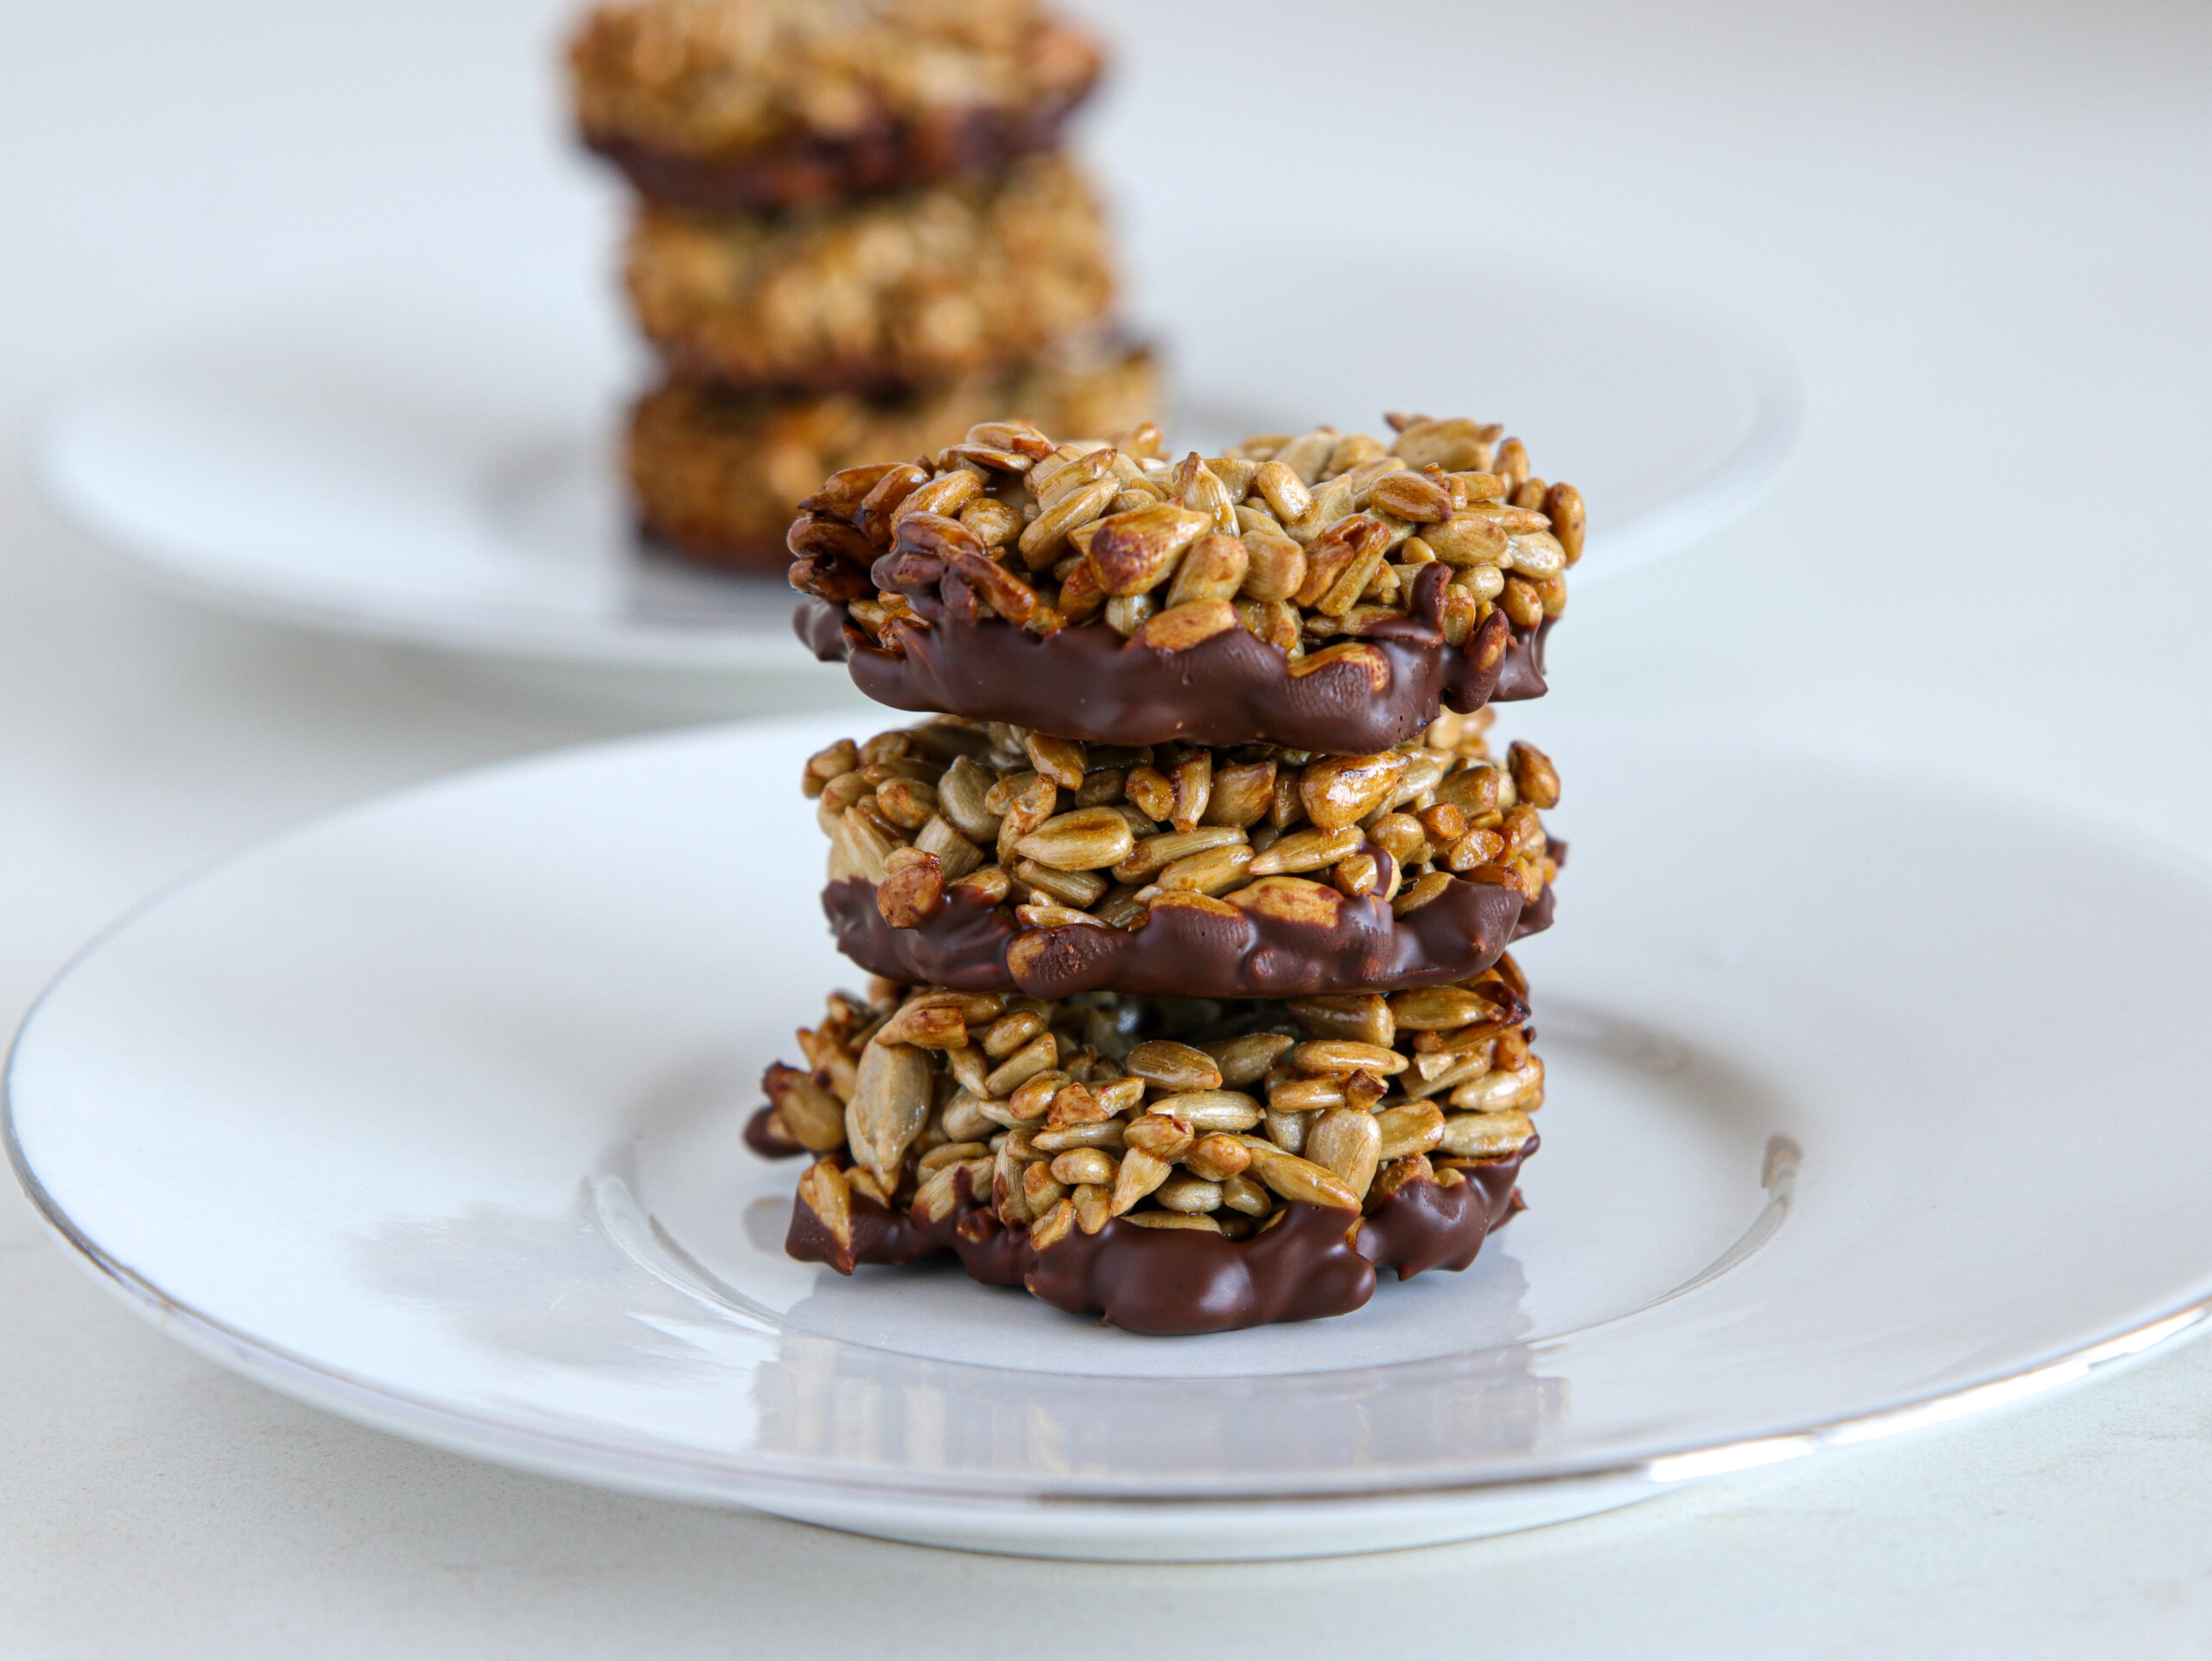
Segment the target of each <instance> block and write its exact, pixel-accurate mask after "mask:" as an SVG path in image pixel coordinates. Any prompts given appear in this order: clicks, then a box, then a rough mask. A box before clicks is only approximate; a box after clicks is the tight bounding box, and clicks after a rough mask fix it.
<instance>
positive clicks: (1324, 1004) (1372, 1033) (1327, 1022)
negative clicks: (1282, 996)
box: [1287, 992, 1398, 1049]
mask: <svg viewBox="0 0 2212 1661" xmlns="http://www.w3.org/2000/svg"><path fill="white" fill-rule="evenodd" d="M1287 1008H1288V1009H1289V1010H1290V1016H1291V1019H1292V1020H1294V1021H1296V1022H1297V1023H1298V1024H1299V1025H1300V1027H1302V1028H1305V1029H1306V1033H1307V1034H1308V1035H1309V1036H1311V1037H1313V1038H1317V1039H1320V1038H1343V1039H1350V1040H1351V1041H1353V1042H1355V1043H1360V1044H1366V1045H1371V1046H1373V1047H1376V1048H1377V1049H1388V1048H1389V1047H1390V1044H1391V1041H1392V1040H1394V1039H1395V1037H1396V1036H1397V1033H1398V1023H1397V1019H1396V1017H1395V1016H1394V1015H1391V1013H1390V1006H1389V1002H1386V1001H1385V1000H1384V998H1383V995H1382V994H1381V993H1379V992H1340V993H1332V994H1325V995H1324V996H1319V997H1308V998H1293V999H1291V1000H1290V1002H1289V1003H1288V1005H1287Z"/></svg>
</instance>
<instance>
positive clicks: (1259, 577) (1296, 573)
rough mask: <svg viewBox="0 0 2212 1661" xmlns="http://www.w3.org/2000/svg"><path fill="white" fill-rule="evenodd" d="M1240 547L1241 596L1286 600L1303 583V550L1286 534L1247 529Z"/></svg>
mask: <svg viewBox="0 0 2212 1661" xmlns="http://www.w3.org/2000/svg"><path fill="white" fill-rule="evenodd" d="M1244 549H1245V566H1244V583H1243V587H1242V588H1241V589H1238V591H1237V592H1238V593H1239V594H1240V595H1243V598H1245V599H1247V600H1268V601H1273V600H1287V599H1289V598H1290V597H1291V596H1292V595H1294V594H1296V593H1297V592H1298V591H1299V589H1300V588H1302V587H1303V586H1304V585H1305V582H1306V550H1304V549H1303V548H1301V547H1300V546H1299V545H1298V544H1296V543H1294V542H1293V541H1292V540H1291V539H1290V538H1287V537H1286V536H1282V535H1281V534H1280V533H1277V534H1274V535H1271V536H1270V535H1255V534H1253V533H1252V532H1250V531H1247V532H1246V534H1245V537H1244Z"/></svg>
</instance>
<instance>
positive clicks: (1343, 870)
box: [1329, 854, 1383, 900]
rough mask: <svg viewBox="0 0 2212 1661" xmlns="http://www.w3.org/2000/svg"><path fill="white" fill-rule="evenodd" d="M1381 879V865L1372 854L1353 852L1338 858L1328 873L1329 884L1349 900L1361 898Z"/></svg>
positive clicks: (1380, 881) (1369, 892) (1371, 890)
mask: <svg viewBox="0 0 2212 1661" xmlns="http://www.w3.org/2000/svg"><path fill="white" fill-rule="evenodd" d="M1329 881H1330V884H1331V885H1332V887H1333V888H1335V889H1336V890H1337V892H1338V893H1339V894H1343V895H1344V896H1345V897H1346V898H1347V899H1351V900H1363V899H1365V898H1366V897H1367V896H1368V895H1369V894H1373V893H1374V892H1375V890H1376V888H1377V887H1379V886H1380V885H1381V883H1382V881H1383V867H1382V865H1381V864H1380V863H1379V862H1377V861H1376V857H1375V856H1374V855H1372V854H1354V855H1353V856H1351V858H1349V859H1345V860H1339V861H1338V862H1337V864H1336V866H1335V867H1334V868H1333V869H1332V870H1331V871H1330V873H1329Z"/></svg>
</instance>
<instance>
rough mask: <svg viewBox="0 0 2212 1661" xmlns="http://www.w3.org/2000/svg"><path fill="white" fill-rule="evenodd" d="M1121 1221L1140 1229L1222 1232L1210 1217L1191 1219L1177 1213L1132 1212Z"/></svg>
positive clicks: (1185, 1214)
mask: <svg viewBox="0 0 2212 1661" xmlns="http://www.w3.org/2000/svg"><path fill="white" fill-rule="evenodd" d="M1122 1221H1124V1222H1127V1223H1135V1225H1137V1226H1139V1227H1140V1228H1165V1229H1174V1228H1186V1229H1195V1230H1199V1231H1204V1232H1205V1233H1208V1234H1218V1233H1220V1232H1221V1231H1222V1228H1221V1225H1220V1224H1218V1223H1217V1222H1215V1221H1214V1220H1213V1219H1212V1218H1211V1217H1193V1216H1192V1215H1190V1214H1189V1213H1187V1212H1179V1211H1133V1212H1129V1214H1128V1216H1127V1217H1125V1218H1123V1219H1122Z"/></svg>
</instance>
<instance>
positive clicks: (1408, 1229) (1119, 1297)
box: [784, 1136, 1537, 1335]
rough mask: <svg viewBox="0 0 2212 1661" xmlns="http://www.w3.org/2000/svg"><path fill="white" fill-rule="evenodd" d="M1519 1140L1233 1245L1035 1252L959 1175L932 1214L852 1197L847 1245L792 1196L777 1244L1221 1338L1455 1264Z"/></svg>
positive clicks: (1490, 1207)
mask: <svg viewBox="0 0 2212 1661" xmlns="http://www.w3.org/2000/svg"><path fill="white" fill-rule="evenodd" d="M1536 1146H1537V1139H1536V1138H1535V1137H1533V1136H1532V1137H1531V1138H1529V1142H1528V1143H1527V1144H1526V1145H1525V1146H1524V1147H1523V1148H1522V1149H1521V1150H1520V1152H1518V1153H1516V1154H1514V1155H1510V1156H1508V1157H1507V1158H1504V1159H1497V1160H1485V1161H1480V1162H1477V1163H1469V1164H1465V1165H1462V1166H1460V1167H1459V1172H1460V1175H1461V1177H1462V1178H1463V1179H1464V1180H1463V1181H1461V1182H1460V1183H1459V1184H1458V1185H1457V1186H1456V1187H1451V1188H1445V1187H1440V1186H1439V1185H1438V1184H1437V1183H1435V1182H1434V1181H1429V1180H1427V1179H1421V1180H1419V1181H1413V1182H1408V1183H1407V1184H1406V1185H1405V1186H1404V1187H1401V1188H1399V1189H1398V1190H1397V1192H1396V1193H1393V1194H1391V1195H1390V1196H1389V1198H1387V1199H1385V1200H1382V1201H1381V1202H1380V1203H1378V1204H1377V1205H1376V1206H1375V1208H1374V1210H1373V1211H1371V1212H1369V1213H1368V1214H1367V1215H1366V1216H1365V1217H1363V1218H1355V1217H1353V1215H1352V1214H1351V1212H1343V1211H1336V1210H1332V1209H1330V1208H1328V1207H1326V1206H1308V1205H1303V1204H1294V1205H1291V1206H1287V1207H1286V1208H1285V1211H1284V1214H1283V1218H1282V1220H1281V1222H1279V1223H1276V1224H1274V1225H1273V1226H1271V1227H1269V1228H1268V1229H1266V1230H1265V1231H1262V1232H1261V1233H1257V1234H1255V1235H1252V1236H1250V1237H1249V1238H1245V1239H1242V1240H1231V1239H1229V1238H1226V1237H1224V1236H1222V1235H1218V1234H1211V1233H1208V1232H1205V1231H1201V1230H1197V1229H1150V1228H1143V1227H1141V1226H1139V1225H1136V1224H1135V1223H1131V1222H1129V1221H1128V1220H1126V1219H1122V1218H1116V1219H1113V1220H1112V1221H1110V1222H1109V1223H1108V1224H1107V1225H1106V1226H1105V1227H1103V1228H1102V1229H1101V1230H1099V1231H1098V1232H1097V1233H1096V1234H1084V1232H1083V1231H1081V1230H1079V1229H1077V1230H1071V1231H1070V1232H1069V1233H1068V1234H1067V1235H1066V1236H1065V1237H1064V1238H1061V1239H1059V1240H1058V1241H1056V1242H1055V1243H1054V1244H1052V1245H1049V1246H1047V1247H1046V1248H1045V1250H1043V1251H1034V1250H1033V1249H1032V1248H1031V1247H1030V1244H1029V1236H1028V1230H1027V1228H1025V1227H1023V1226H1020V1225H1014V1226H1011V1227H1009V1226H1007V1225H1002V1224H1001V1223H1000V1221H999V1220H998V1218H997V1216H996V1215H995V1213H994V1212H992V1211H991V1210H990V1209H989V1208H988V1206H982V1205H980V1204H978V1203H976V1201H975V1200H974V1198H973V1196H972V1195H971V1193H969V1184H968V1180H967V1178H966V1176H965V1175H963V1176H961V1177H960V1178H959V1179H957V1183H956V1187H957V1191H958V1193H959V1196H960V1203H959V1204H958V1205H957V1206H956V1207H955V1208H954V1209H953V1211H952V1212H950V1213H948V1214H947V1215H946V1216H945V1217H944V1219H942V1220H941V1221H938V1222H936V1223H931V1222H929V1221H927V1220H925V1219H922V1218H919V1217H918V1216H916V1215H915V1214H914V1213H913V1212H911V1211H910V1212H891V1211H889V1210H887V1209H886V1208H885V1207H883V1206H879V1205H877V1204H876V1203H875V1202H874V1200H869V1199H868V1198H866V1197H865V1196H863V1195H860V1194H855V1195H854V1196H853V1200H852V1241H851V1244H850V1245H849V1247H845V1246H842V1245H841V1244H840V1243H839V1242H837V1241H836V1239H834V1238H832V1237H831V1236H830V1234H829V1231H828V1230H827V1229H826V1228H824V1227H823V1225H822V1223H821V1220H820V1219H818V1218H817V1217H816V1216H815V1214H814V1213H813V1212H811V1211H810V1210H809V1209H808V1208H807V1207H806V1206H803V1205H798V1204H796V1203H794V1205H793V1206H792V1208H791V1230H790V1232H789V1234H788V1235H787V1236H786V1237H785V1243H784V1249H785V1251H787V1252H788V1253H789V1254H790V1255H791V1257H794V1258H796V1259H798V1261H799V1262H801V1263H829V1264H830V1265H832V1266H833V1267H835V1266H838V1265H840V1264H846V1265H852V1264H859V1263H878V1264H898V1263H913V1262H916V1261H918V1260H919V1259H921V1258H924V1257H932V1256H936V1255H938V1254H939V1253H941V1252H946V1251H950V1252H951V1253H953V1254H954V1255H955V1256H957V1257H958V1258H959V1259H960V1262H961V1265H962V1267H963V1268H964V1269H966V1270H967V1271H968V1273H969V1276H970V1277H971V1278H973V1279H975V1280H977V1281H981V1282H983V1283H984V1284H985V1285H987V1286H1012V1285H1017V1284H1019V1285H1024V1286H1027V1288H1028V1289H1029V1290H1030V1291H1031V1292H1032V1293H1033V1294H1034V1295H1036V1296H1038V1297H1039V1298H1041V1299H1043V1300H1044V1301H1046V1302H1047V1303H1050V1304H1052V1306H1053V1307H1054V1308H1060V1309H1065V1310H1066V1311H1067V1312H1068V1313H1069V1314H1099V1315H1103V1317H1104V1318H1105V1320H1106V1322H1107V1324H1108V1325H1109V1326H1114V1327H1122V1329H1123V1330H1125V1331H1128V1332H1132V1333H1154V1334H1160V1335H1178V1334H1185V1333H1222V1332H1230V1331H1234V1330H1236V1328H1238V1327H1257V1326H1262V1325H1265V1324H1267V1323H1268V1322H1270V1321H1315V1320H1319V1319H1321V1318H1323V1317H1325V1316H1329V1315H1341V1314H1350V1313H1351V1311H1352V1310H1354V1309H1357V1308H1360V1307H1361V1306H1362V1305H1363V1304H1364V1303H1365V1302H1366V1301H1368V1299H1369V1298H1370V1297H1371V1296H1373V1295H1374V1292H1375V1276H1376V1270H1380V1269H1389V1270H1394V1271H1395V1273H1396V1275H1397V1276H1398V1278H1399V1279H1400V1280H1402V1281H1403V1280H1410V1279H1411V1278H1412V1277H1413V1276H1415V1275H1418V1274H1420V1273H1421V1272H1422V1271H1423V1270H1428V1269H1453V1270H1458V1269H1465V1268H1466V1267H1467V1266H1468V1265H1469V1264H1470V1263H1473V1262H1474V1260H1475V1257H1476V1255H1477V1254H1478V1252H1479V1251H1481V1250H1482V1244H1483V1241H1484V1238H1486V1237H1487V1236H1488V1235H1489V1234H1490V1232H1491V1230H1493V1229H1494V1228H1497V1227H1498V1226H1500V1225H1503V1223H1504V1222H1505V1221H1506V1220H1507V1219H1509V1218H1510V1217H1511V1216H1512V1214H1513V1212H1515V1211H1516V1210H1518V1209H1519V1208H1520V1207H1519V1206H1518V1204H1517V1200H1518V1193H1517V1191H1516V1188H1515V1186H1514V1184H1515V1181H1516V1179H1517V1178H1518V1176H1519V1175H1520V1172H1521V1167H1522V1164H1523V1163H1524V1162H1525V1161H1527V1159H1528V1158H1529V1155H1532V1154H1534V1153H1535V1151H1536Z"/></svg>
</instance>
